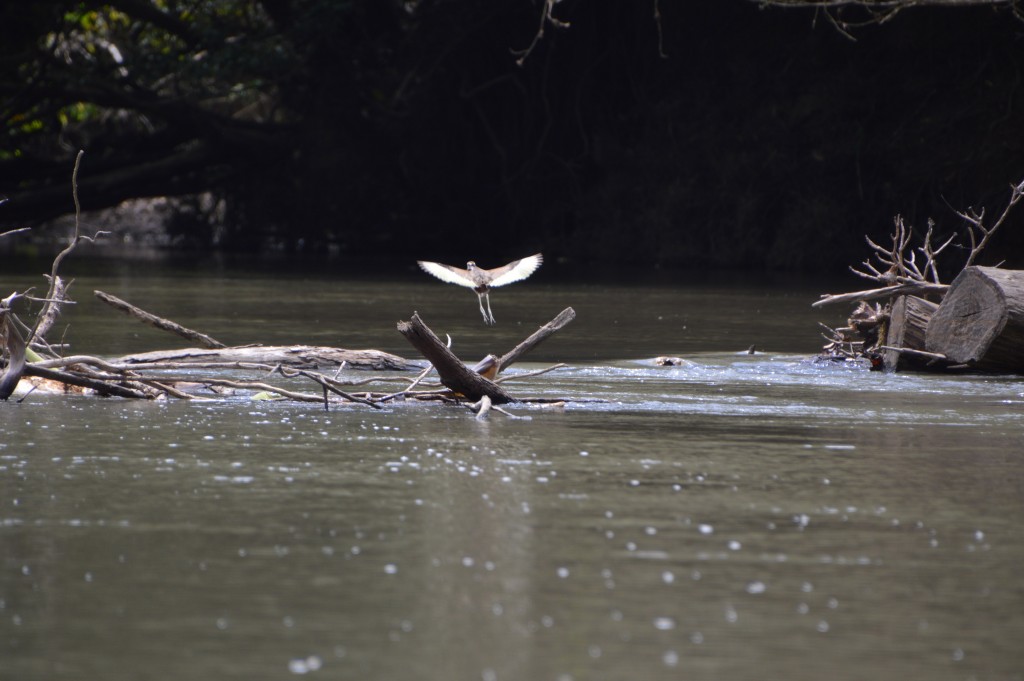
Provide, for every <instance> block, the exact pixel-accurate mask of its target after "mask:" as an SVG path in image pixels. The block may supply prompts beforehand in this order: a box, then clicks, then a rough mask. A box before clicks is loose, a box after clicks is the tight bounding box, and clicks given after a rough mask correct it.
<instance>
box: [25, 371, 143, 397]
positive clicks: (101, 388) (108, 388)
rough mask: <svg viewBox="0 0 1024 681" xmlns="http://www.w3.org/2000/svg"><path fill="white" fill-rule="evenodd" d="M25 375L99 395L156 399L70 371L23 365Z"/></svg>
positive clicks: (112, 383)
mask: <svg viewBox="0 0 1024 681" xmlns="http://www.w3.org/2000/svg"><path fill="white" fill-rule="evenodd" d="M25 375H26V376H38V377H39V378H46V379H49V380H51V381H56V382H58V383H63V384H65V385H74V386H78V387H79V388H89V389H90V390H94V391H96V393H97V394H99V395H106V396H111V397H130V398H133V399H153V398H154V397H156V395H155V394H148V393H146V392H144V391H142V390H135V389H133V388H126V387H125V386H122V385H119V384H117V383H114V382H111V381H105V380H100V379H95V378H89V377H86V376H81V375H79V374H76V373H71V372H70V371H56V370H54V369H44V368H43V367H39V366H35V365H34V364H26V365H25Z"/></svg>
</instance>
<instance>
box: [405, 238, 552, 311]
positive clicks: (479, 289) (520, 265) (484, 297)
mask: <svg viewBox="0 0 1024 681" xmlns="http://www.w3.org/2000/svg"><path fill="white" fill-rule="evenodd" d="M417 262H418V263H419V266H420V267H422V268H423V271H424V272H426V273H428V274H432V275H434V276H435V277H437V278H438V279H440V280H441V281H444V282H447V283H449V284H458V285H459V286H466V287H468V288H471V289H473V290H474V291H476V295H477V298H478V299H479V301H480V314H482V315H483V316H484V324H494V323H495V319H494V314H493V313H492V312H491V300H490V297H489V296H488V291H490V289H492V288H494V287H495V286H504V285H506V284H511V283H513V282H516V281H522V280H523V279H526V278H527V277H528V276H530V275H531V274H533V273H534V272H536V271H537V268H538V267H540V266H541V263H543V262H544V256H542V255H541V254H540V253H537V254H535V255H531V256H528V257H526V258H520V259H519V260H513V261H512V262H510V263H508V264H507V265H502V266H501V267H495V268H494V269H493V270H485V269H483V268H481V267H477V265H476V263H475V262H473V261H472V260H470V261H469V262H468V263H466V269H462V268H461V267H453V266H451V265H443V264H441V263H439V262H430V261H427V260H418V261H417ZM485 306H486V307H485Z"/></svg>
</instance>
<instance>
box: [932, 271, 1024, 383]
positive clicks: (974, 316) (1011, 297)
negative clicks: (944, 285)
mask: <svg viewBox="0 0 1024 681" xmlns="http://www.w3.org/2000/svg"><path fill="white" fill-rule="evenodd" d="M925 348H926V350H927V351H928V352H935V353H939V354H942V355H945V356H946V357H947V358H949V360H950V361H951V362H953V363H955V364H966V365H968V366H969V367H971V368H974V369H979V370H981V371H998V372H1012V373H1024V271H1020V270H1004V269H999V268H997V267H968V268H966V269H965V270H963V271H962V272H961V273H960V274H959V275H958V276H957V278H956V279H954V280H953V283H952V284H950V287H949V291H948V292H947V293H946V296H945V298H944V299H943V301H942V304H941V305H940V306H939V308H938V309H937V310H936V311H935V314H933V315H932V317H931V319H930V320H929V322H928V327H927V330H926V333H925Z"/></svg>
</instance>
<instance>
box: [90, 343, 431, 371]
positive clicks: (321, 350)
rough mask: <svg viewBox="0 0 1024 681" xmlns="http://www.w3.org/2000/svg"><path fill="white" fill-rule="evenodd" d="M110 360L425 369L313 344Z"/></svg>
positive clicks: (374, 352) (163, 353)
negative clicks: (343, 365)
mask: <svg viewBox="0 0 1024 681" xmlns="http://www.w3.org/2000/svg"><path fill="white" fill-rule="evenodd" d="M109 361H110V363H111V364H139V365H142V364H156V363H161V364H163V363H169V362H174V363H179V364H187V363H196V364H209V363H214V362H216V363H252V364H271V365H276V364H282V365H285V366H290V367H300V368H303V369H316V368H318V367H338V366H341V365H342V364H345V366H347V367H349V368H351V369H370V370H376V371H409V370H413V369H421V368H422V367H421V366H420V365H418V364H416V363H415V362H411V361H409V360H407V359H404V358H402V357H399V356H398V355H392V354H390V353H387V352H381V351H380V350H345V349H343V348H330V347H322V346H314V345H246V346H240V347H233V348H220V349H202V348H185V349H182V350H157V351H155V352H143V353H139V354H135V355H125V356H124V357H120V358H117V359H112V360H109Z"/></svg>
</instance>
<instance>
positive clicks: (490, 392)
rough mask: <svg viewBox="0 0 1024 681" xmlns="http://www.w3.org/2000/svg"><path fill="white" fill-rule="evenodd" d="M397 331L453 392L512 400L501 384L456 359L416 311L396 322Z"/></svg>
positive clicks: (474, 398) (496, 400) (504, 401)
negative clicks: (407, 319)
mask: <svg viewBox="0 0 1024 681" xmlns="http://www.w3.org/2000/svg"><path fill="white" fill-rule="evenodd" d="M398 332H399V333H401V334H402V335H403V336H405V338H406V340H408V341H409V343H410V344H412V346H413V347H414V348H416V349H417V350H419V352H420V354H422V355H423V356H424V357H425V358H426V359H427V361H429V362H430V363H431V364H433V365H434V368H436V369H437V374H438V376H440V377H441V383H442V384H443V385H444V386H445V387H446V388H448V389H449V390H451V391H452V392H455V393H458V394H460V395H463V396H465V397H466V399H469V400H471V401H473V402H476V401H478V400H479V399H480V398H481V397H483V396H484V395H487V396H488V397H489V398H490V399H491V401H492V402H493V403H494V404H508V403H509V402H514V401H515V398H514V397H512V395H510V394H509V393H508V392H506V391H505V389H504V388H502V387H501V386H499V385H497V384H496V383H493V382H491V381H489V380H487V379H486V378H484V377H483V376H481V375H480V374H478V373H476V372H475V371H473V370H472V369H470V368H469V367H467V366H466V365H465V364H463V363H462V362H461V361H459V358H458V357H456V356H455V354H454V353H453V352H452V351H451V350H449V349H448V348H447V347H445V344H444V343H442V342H441V339H440V338H438V337H437V335H435V334H434V332H433V331H431V330H430V327H428V326H427V325H426V324H425V323H424V322H423V320H422V319H420V316H419V314H418V313H415V312H414V313H413V315H412V319H410V320H409V321H407V322H399V323H398Z"/></svg>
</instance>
